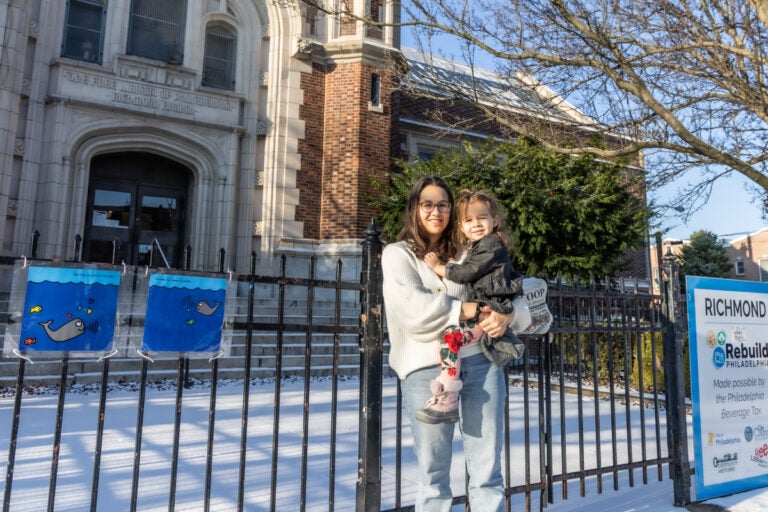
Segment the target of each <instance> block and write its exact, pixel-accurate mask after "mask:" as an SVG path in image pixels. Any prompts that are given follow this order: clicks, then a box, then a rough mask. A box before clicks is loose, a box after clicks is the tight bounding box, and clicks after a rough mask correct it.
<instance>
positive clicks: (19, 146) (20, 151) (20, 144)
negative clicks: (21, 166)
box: [13, 137, 24, 156]
mask: <svg viewBox="0 0 768 512" xmlns="http://www.w3.org/2000/svg"><path fill="white" fill-rule="evenodd" d="M13 154H14V155H16V156H24V139H23V138H21V137H16V140H15V141H14V144H13Z"/></svg>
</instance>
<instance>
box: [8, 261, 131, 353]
mask: <svg viewBox="0 0 768 512" xmlns="http://www.w3.org/2000/svg"><path fill="white" fill-rule="evenodd" d="M119 285H120V272H119V271H114V270H98V269H88V268H60V267H34V266H33V267H30V268H29V274H28V277H27V283H26V295H25V300H24V309H23V312H22V320H21V333H20V336H19V347H18V349H19V350H20V351H22V352H45V351H108V350H111V349H112V341H113V337H114V332H115V316H116V314H117V295H118V287H119Z"/></svg>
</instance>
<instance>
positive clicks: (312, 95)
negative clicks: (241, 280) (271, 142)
mask: <svg viewBox="0 0 768 512" xmlns="http://www.w3.org/2000/svg"><path fill="white" fill-rule="evenodd" d="M301 88H302V90H303V91H304V104H303V105H301V106H300V107H299V117H300V118H301V119H303V120H304V123H305V131H304V139H301V140H299V154H300V155H301V169H300V170H299V172H298V173H297V175H296V187H297V188H298V189H299V203H300V204H299V205H298V206H297V207H296V220H300V221H303V222H304V237H305V238H311V239H314V240H317V239H319V238H320V215H319V212H320V205H321V184H322V173H323V130H324V109H323V105H324V104H325V72H324V70H323V67H322V66H317V65H315V66H313V69H312V73H303V74H302V77H301Z"/></svg>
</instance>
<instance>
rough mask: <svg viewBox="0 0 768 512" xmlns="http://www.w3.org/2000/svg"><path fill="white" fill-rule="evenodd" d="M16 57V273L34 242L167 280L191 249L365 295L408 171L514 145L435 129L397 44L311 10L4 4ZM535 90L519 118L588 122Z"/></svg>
mask: <svg viewBox="0 0 768 512" xmlns="http://www.w3.org/2000/svg"><path fill="white" fill-rule="evenodd" d="M345 5H346V6H347V8H348V9H351V10H352V11H353V12H354V13H356V14H357V15H359V16H367V17H368V18H371V19H373V20H378V21H383V22H389V21H397V20H398V19H399V16H400V13H399V11H398V9H399V7H398V4H397V3H396V2H381V1H380V0H347V1H346V2H345ZM0 42H2V46H1V47H0V256H5V257H18V256H21V255H25V254H29V251H30V240H31V237H32V235H33V233H34V232H35V231H37V232H39V233H40V237H39V240H38V243H37V256H38V257H40V258H46V259H48V258H65V259H70V258H71V257H72V251H73V248H75V247H77V245H76V242H75V240H76V238H78V237H79V238H80V239H82V246H81V254H80V257H81V258H82V259H83V260H85V261H105V262H109V261H112V259H113V257H115V258H116V261H118V262H119V261H125V262H126V263H127V264H135V265H142V264H145V263H147V259H148V255H149V250H150V247H152V245H153V244H155V243H156V244H158V245H159V246H160V248H161V249H162V254H161V256H162V257H163V258H164V259H165V261H167V263H168V264H169V265H170V266H181V265H182V264H183V263H184V254H185V250H186V247H189V248H190V251H191V253H190V256H191V267H192V268H194V269H201V270H215V269H217V268H218V266H219V258H220V251H221V250H222V249H223V250H224V251H225V254H226V261H225V265H226V267H227V268H229V269H232V270H235V271H238V272H245V271H247V270H249V268H250V260H251V254H253V253H255V255H256V258H257V259H256V261H257V268H256V270H257V272H259V273H274V272H275V271H276V270H277V268H278V264H279V260H278V258H277V255H280V254H284V255H286V256H288V258H289V264H292V265H295V266H297V272H304V269H305V268H306V259H307V258H308V256H309V255H314V256H316V257H317V258H318V261H319V263H320V264H319V265H318V272H320V273H326V274H328V273H329V272H331V269H332V268H333V266H334V265H335V262H336V261H337V260H338V259H339V258H341V259H342V260H343V261H345V267H344V272H345V274H346V277H348V278H352V279H356V278H357V277H358V276H359V254H360V239H361V237H362V233H363V231H364V230H365V228H366V227H367V226H368V225H369V224H370V222H371V219H372V218H373V217H374V216H375V213H376V212H375V211H373V209H372V207H371V206H370V205H369V202H368V200H367V199H368V198H370V196H371V195H372V194H375V193H376V190H375V186H374V184H375V183H377V182H378V183H385V182H386V173H387V172H388V171H389V170H390V165H391V161H392V157H393V156H403V155H404V154H410V155H420V156H428V154H429V153H430V152H434V151H435V150H437V149H440V148H443V147H446V146H447V145H450V144H453V143H455V141H456V140H457V139H460V138H464V139H466V138H470V139H472V138H478V139H480V138H482V137H485V136H488V135H492V136H498V133H494V131H493V129H484V128H483V127H482V124H481V125H477V126H476V127H474V128H473V129H471V130H465V131H464V132H461V133H459V132H457V131H455V130H446V129H445V127H440V126H435V125H434V124H433V121H432V120H430V119H429V118H427V116H425V115H424V111H423V110H424V109H423V102H422V100H421V99H418V98H413V97H408V96H407V95H404V94H402V93H401V92H400V91H399V90H398V89H397V83H398V80H399V78H400V77H399V76H398V75H396V74H395V70H401V69H404V67H403V66H401V65H394V63H395V62H397V63H399V64H402V63H403V62H404V61H408V62H409V64H411V66H410V68H411V69H412V70H418V69H420V65H419V64H418V63H417V62H416V61H414V60H413V55H412V54H409V53H408V52H405V60H404V59H403V52H401V49H400V42H399V34H398V31H397V30H395V29H393V28H391V27H377V26H371V25H365V24H363V23H362V22H360V21H359V20H357V19H355V18H354V17H351V16H334V15H328V14H324V13H322V12H320V11H317V10H312V9H311V8H307V7H306V6H304V5H302V4H301V2H299V1H298V0H286V1H284V2H275V1H272V0H163V1H162V2H157V1H155V0H114V1H111V2H107V1H106V0H66V1H65V0H62V1H57V2H47V1H43V0H0ZM454 71H455V69H454ZM533 90H534V89H533V88H531V87H527V86H526V84H524V83H523V82H521V90H520V91H519V92H518V94H517V95H515V94H514V93H512V92H510V94H512V95H511V96H509V98H510V99H511V101H512V103H513V107H514V109H515V111H516V112H518V113H522V115H527V114H526V113H527V112H532V113H533V114H535V115H536V116H538V117H541V116H549V117H551V118H552V119H553V120H555V121H556V122H563V125H564V126H565V125H568V126H573V125H574V124H579V123H581V122H583V121H585V119H583V118H580V117H579V115H578V113H576V112H575V111H570V112H569V111H567V109H563V108H562V105H563V103H562V102H561V103H560V107H558V108H553V107H552V103H551V102H550V103H548V102H547V101H542V98H540V97H536V94H534V93H533V92H532V91H533ZM549 93H551V91H549V92H548V94H549ZM542 108H543V109H544V110H541V109H542ZM456 112H463V111H462V110H456ZM558 119H559V121H558ZM486 128H487V127H486ZM154 263H155V264H162V263H159V262H158V261H156V260H155V261H154ZM298 267H301V269H300V270H299V269H298ZM331 275H332V274H331Z"/></svg>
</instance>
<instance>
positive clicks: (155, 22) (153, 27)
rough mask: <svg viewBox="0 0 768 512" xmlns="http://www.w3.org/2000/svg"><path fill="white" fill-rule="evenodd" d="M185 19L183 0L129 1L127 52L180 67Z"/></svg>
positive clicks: (185, 6)
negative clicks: (129, 17)
mask: <svg viewBox="0 0 768 512" xmlns="http://www.w3.org/2000/svg"><path fill="white" fill-rule="evenodd" d="M186 18H187V1H186V0H163V1H162V2H158V1H157V0H132V1H131V19H130V23H129V26H128V48H127V50H126V53H128V54H129V55H136V56H139V57H146V58H148V59H153V60H160V61H163V62H168V63H169V64H182V62H183V61H184V25H185V21H186Z"/></svg>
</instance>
